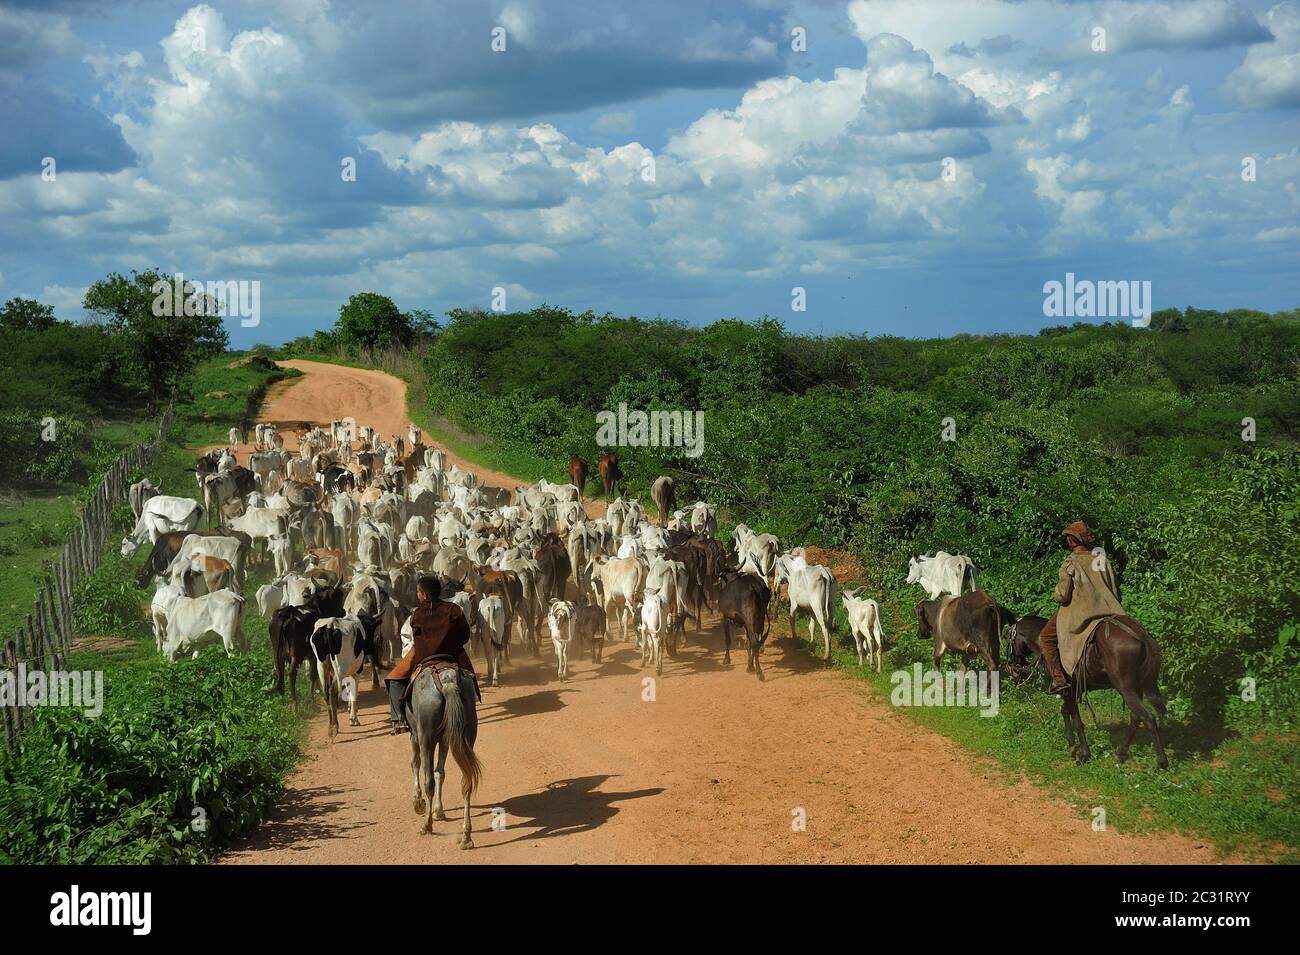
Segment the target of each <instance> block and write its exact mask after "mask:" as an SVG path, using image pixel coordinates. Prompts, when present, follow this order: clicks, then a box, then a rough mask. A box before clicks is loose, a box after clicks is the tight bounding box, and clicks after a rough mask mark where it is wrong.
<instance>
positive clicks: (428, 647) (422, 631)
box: [387, 601, 477, 682]
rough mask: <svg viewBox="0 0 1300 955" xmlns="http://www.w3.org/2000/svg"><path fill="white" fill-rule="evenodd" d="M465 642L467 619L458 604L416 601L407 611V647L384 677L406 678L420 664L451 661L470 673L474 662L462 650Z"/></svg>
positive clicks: (466, 642) (468, 638) (467, 639)
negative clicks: (418, 604)
mask: <svg viewBox="0 0 1300 955" xmlns="http://www.w3.org/2000/svg"><path fill="white" fill-rule="evenodd" d="M469 641H470V630H469V622H468V621H467V620H466V619H465V615H464V614H463V613H461V611H460V608H459V607H457V606H456V605H455V604H453V603H444V602H442V601H433V602H432V603H425V604H420V606H419V607H417V608H416V609H415V611H414V612H413V613H412V614H411V649H409V650H407V651H406V654H405V656H403V657H402V659H401V660H399V661H398V662H397V666H395V667H393V670H392V672H391V673H389V674H388V677H387V679H389V680H409V679H410V678H411V676H412V675H413V674H414V673H415V671H416V669H417V668H418V667H419V666H420V665H421V664H425V663H437V662H442V663H454V664H456V665H457V666H459V667H460V668H461V669H462V670H465V671H467V672H468V673H470V674H473V673H474V664H473V662H472V661H471V660H470V658H469V654H468V653H466V652H465V646H466V644H468V643H469ZM475 679H476V682H477V677H476V678H475Z"/></svg>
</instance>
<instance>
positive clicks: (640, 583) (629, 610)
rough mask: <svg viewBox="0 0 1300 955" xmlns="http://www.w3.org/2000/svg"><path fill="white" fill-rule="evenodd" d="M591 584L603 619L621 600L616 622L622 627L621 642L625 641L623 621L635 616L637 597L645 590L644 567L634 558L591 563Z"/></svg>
mask: <svg viewBox="0 0 1300 955" xmlns="http://www.w3.org/2000/svg"><path fill="white" fill-rule="evenodd" d="M593 565H594V566H593V567H592V568H591V580H592V585H593V587H596V588H599V594H598V595H599V598H600V605H601V608H602V609H603V610H604V611H605V614H606V616H607V617H608V614H609V604H610V602H611V601H614V600H621V601H622V604H621V605H620V607H619V611H618V619H619V623H620V624H621V625H622V627H623V639H624V641H626V640H627V621H628V617H632V616H633V615H635V614H636V613H637V606H638V597H639V596H640V594H641V590H642V588H643V587H644V586H645V578H646V566H645V564H644V563H642V562H641V561H640V560H638V559H637V558H635V557H625V558H618V557H615V558H610V559H608V560H604V561H600V562H593Z"/></svg>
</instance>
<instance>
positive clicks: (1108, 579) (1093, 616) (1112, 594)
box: [1038, 521, 1128, 694]
mask: <svg viewBox="0 0 1300 955" xmlns="http://www.w3.org/2000/svg"><path fill="white" fill-rule="evenodd" d="M1061 537H1062V538H1064V540H1065V545H1066V546H1067V547H1069V548H1070V556H1068V557H1066V558H1065V560H1064V561H1063V562H1062V563H1061V572H1060V574H1059V575H1058V577H1057V580H1056V593H1055V594H1054V597H1055V599H1056V602H1057V603H1058V604H1060V605H1061V609H1060V610H1058V611H1056V613H1054V614H1052V616H1051V618H1050V619H1048V621H1047V623H1046V624H1045V625H1044V626H1043V630H1042V633H1040V634H1039V636H1038V642H1039V647H1040V649H1041V650H1042V654H1043V663H1044V664H1045V665H1046V667H1047V673H1048V675H1049V676H1050V677H1051V679H1052V685H1051V686H1050V687H1048V691H1047V692H1049V693H1058V694H1059V693H1064V692H1065V691H1066V690H1068V689H1069V688H1070V684H1069V682H1068V681H1067V680H1066V678H1065V671H1064V668H1063V667H1062V666H1061V652H1060V647H1059V642H1060V636H1061V635H1062V634H1064V635H1066V636H1071V637H1083V636H1085V635H1086V634H1087V633H1088V632H1089V631H1090V630H1091V629H1092V627H1093V625H1094V624H1096V623H1097V621H1099V620H1101V619H1102V618H1103V617H1112V616H1118V617H1124V618H1127V616H1128V615H1127V613H1125V611H1124V607H1123V606H1122V605H1121V604H1120V601H1119V582H1118V581H1117V580H1116V579H1115V572H1114V570H1113V569H1112V568H1111V565H1110V560H1108V559H1107V557H1106V553H1105V551H1102V550H1101V549H1100V548H1098V553H1096V554H1094V553H1093V551H1092V549H1091V548H1092V545H1093V543H1094V542H1095V541H1096V539H1097V538H1096V537H1095V536H1094V535H1093V533H1092V531H1090V530H1089V529H1088V525H1087V524H1085V523H1084V522H1083V521H1075V522H1074V523H1073V524H1071V525H1070V526H1069V527H1067V528H1065V530H1063V531H1061Z"/></svg>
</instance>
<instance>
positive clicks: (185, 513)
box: [121, 494, 203, 557]
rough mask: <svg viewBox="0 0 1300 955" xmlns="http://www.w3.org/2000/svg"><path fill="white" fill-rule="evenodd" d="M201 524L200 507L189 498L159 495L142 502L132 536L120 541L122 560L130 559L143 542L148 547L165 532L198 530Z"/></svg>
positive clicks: (201, 506)
mask: <svg viewBox="0 0 1300 955" xmlns="http://www.w3.org/2000/svg"><path fill="white" fill-rule="evenodd" d="M202 522H203V505H202V504H200V503H199V502H198V501H195V500H193V499H192V498H188V497H171V496H169V495H166V494H159V495H158V496H157V497H151V498H149V500H147V501H145V502H144V505H143V506H142V507H141V508H140V517H139V518H138V519H137V520H136V522H135V527H134V528H133V529H132V531H131V533H130V534H128V535H127V536H126V537H123V538H122V550H121V553H122V556H123V557H130V556H131V555H132V554H134V553H135V552H136V551H137V550H138V549H139V548H140V545H141V544H143V543H144V542H145V541H148V542H149V544H150V545H153V544H155V543H157V541H158V538H159V537H160V536H161V535H163V534H166V533H167V532H168V531H192V530H197V529H198V526H199V524H201V523H202Z"/></svg>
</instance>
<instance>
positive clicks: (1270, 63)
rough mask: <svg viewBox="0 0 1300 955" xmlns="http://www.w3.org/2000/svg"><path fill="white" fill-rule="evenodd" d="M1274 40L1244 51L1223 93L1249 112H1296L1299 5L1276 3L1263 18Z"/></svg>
mask: <svg viewBox="0 0 1300 955" xmlns="http://www.w3.org/2000/svg"><path fill="white" fill-rule="evenodd" d="M1264 22H1265V24H1267V26H1268V28H1269V30H1270V31H1272V33H1273V35H1274V37H1275V38H1276V39H1274V40H1273V42H1271V43H1261V44H1259V45H1258V46H1253V47H1251V48H1250V49H1249V50H1248V51H1246V58H1245V59H1244V60H1243V61H1242V63H1241V65H1240V66H1238V67H1237V68H1236V69H1235V70H1233V71H1232V72H1231V73H1230V74H1229V75H1228V78H1227V80H1225V81H1224V84H1223V89H1224V92H1225V93H1226V94H1227V95H1228V96H1229V98H1231V99H1233V100H1235V101H1236V102H1238V103H1240V104H1242V105H1243V106H1246V107H1249V108H1252V109H1266V108H1268V107H1277V108H1281V109H1300V3H1297V2H1295V0H1289V2H1287V3H1279V4H1278V5H1277V6H1275V7H1273V8H1272V9H1270V10H1269V11H1268V13H1266V14H1265V15H1264Z"/></svg>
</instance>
